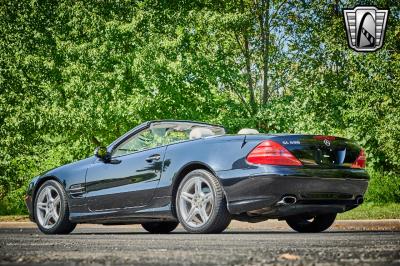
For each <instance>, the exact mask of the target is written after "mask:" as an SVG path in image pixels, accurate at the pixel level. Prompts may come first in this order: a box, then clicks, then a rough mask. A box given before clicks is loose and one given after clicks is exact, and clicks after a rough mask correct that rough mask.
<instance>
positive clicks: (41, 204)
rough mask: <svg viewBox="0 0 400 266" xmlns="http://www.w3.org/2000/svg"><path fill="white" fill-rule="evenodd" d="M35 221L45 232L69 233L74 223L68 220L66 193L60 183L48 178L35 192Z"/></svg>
mask: <svg viewBox="0 0 400 266" xmlns="http://www.w3.org/2000/svg"><path fill="white" fill-rule="evenodd" d="M34 215H35V221H36V224H37V225H38V227H39V229H40V231H42V232H43V233H45V234H69V233H70V232H72V230H74V228H75V226H76V224H75V223H71V222H70V220H69V207H68V201H67V195H66V193H65V191H64V189H63V187H62V186H61V185H60V183H58V182H56V181H54V180H49V181H46V182H44V183H43V185H42V186H41V187H40V188H39V190H38V192H37V196H36V197H35V204H34Z"/></svg>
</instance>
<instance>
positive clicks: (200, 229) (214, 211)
mask: <svg viewBox="0 0 400 266" xmlns="http://www.w3.org/2000/svg"><path fill="white" fill-rule="evenodd" d="M197 176H200V177H202V178H204V179H205V180H207V182H208V184H210V186H211V187H210V189H211V191H212V193H213V196H214V202H213V208H212V211H211V216H210V218H209V219H208V221H207V222H206V223H205V224H204V225H202V226H200V227H191V226H190V225H188V224H186V222H185V221H184V220H183V218H182V216H181V210H180V204H179V198H180V194H181V191H182V188H183V187H184V185H185V184H186V183H187V182H188V181H189V180H190V179H191V178H194V177H197ZM215 182H218V180H217V179H216V178H215V177H214V176H213V175H212V174H211V173H209V172H207V171H205V170H194V171H192V172H190V173H189V174H187V175H186V176H185V177H184V178H183V180H182V182H181V183H180V184H179V188H178V191H177V194H176V199H175V206H176V214H177V216H178V220H179V221H180V223H181V225H182V226H183V227H184V228H185V229H186V230H188V231H190V232H204V231H206V230H207V229H208V228H209V227H210V226H211V225H212V224H213V223H214V222H215V219H217V218H218V217H217V210H218V209H219V206H220V204H221V202H222V200H221V199H222V198H223V195H218V193H217V191H216V187H215Z"/></svg>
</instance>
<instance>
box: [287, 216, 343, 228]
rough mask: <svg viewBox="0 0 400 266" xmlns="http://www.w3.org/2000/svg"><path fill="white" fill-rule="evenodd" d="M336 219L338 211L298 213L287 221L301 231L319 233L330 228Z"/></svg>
mask: <svg viewBox="0 0 400 266" xmlns="http://www.w3.org/2000/svg"><path fill="white" fill-rule="evenodd" d="M335 219H336V213H328V214H321V215H316V216H309V215H296V216H292V217H289V218H287V219H286V223H287V224H288V225H289V226H290V227H291V228H292V229H293V230H295V231H297V232H300V233H319V232H322V231H325V230H326V229H328V228H329V227H330V226H331V225H332V224H333V222H334V221H335Z"/></svg>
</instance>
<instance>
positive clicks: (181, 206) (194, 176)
mask: <svg viewBox="0 0 400 266" xmlns="http://www.w3.org/2000/svg"><path fill="white" fill-rule="evenodd" d="M175 206H176V212H177V216H178V219H179V221H180V223H181V224H182V226H183V227H184V228H185V229H186V230H187V231H188V232H190V233H220V232H222V231H224V230H225V229H226V228H227V227H228V225H229V223H230V221H231V215H230V213H229V211H228V209H227V206H226V200H225V197H224V193H223V191H222V187H221V185H220V184H219V182H218V180H217V178H216V177H215V176H214V175H213V174H211V173H210V172H208V171H206V170H200V169H199V170H194V171H192V172H190V173H189V174H187V175H186V176H185V178H184V179H183V180H182V182H181V183H180V185H179V188H178V192H177V195H176V203H175Z"/></svg>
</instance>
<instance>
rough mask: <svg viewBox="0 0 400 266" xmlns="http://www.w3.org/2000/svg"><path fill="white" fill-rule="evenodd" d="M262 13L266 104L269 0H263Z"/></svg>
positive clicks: (264, 94) (261, 26)
mask: <svg viewBox="0 0 400 266" xmlns="http://www.w3.org/2000/svg"><path fill="white" fill-rule="evenodd" d="M261 8H262V10H261V15H260V28H261V41H262V52H263V63H264V65H263V77H264V79H263V88H262V104H266V103H267V102H268V99H269V88H268V68H269V62H268V61H269V30H270V25H269V23H270V21H269V0H261Z"/></svg>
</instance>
